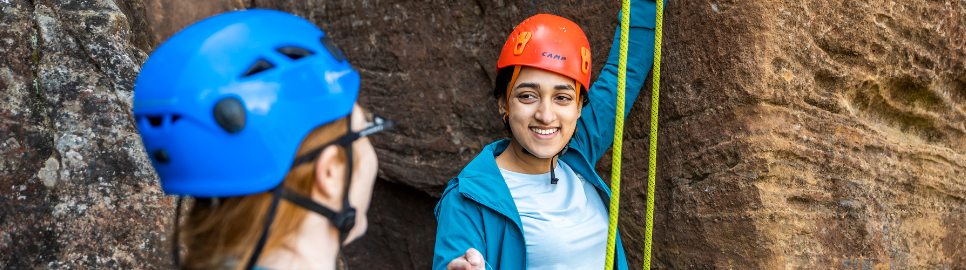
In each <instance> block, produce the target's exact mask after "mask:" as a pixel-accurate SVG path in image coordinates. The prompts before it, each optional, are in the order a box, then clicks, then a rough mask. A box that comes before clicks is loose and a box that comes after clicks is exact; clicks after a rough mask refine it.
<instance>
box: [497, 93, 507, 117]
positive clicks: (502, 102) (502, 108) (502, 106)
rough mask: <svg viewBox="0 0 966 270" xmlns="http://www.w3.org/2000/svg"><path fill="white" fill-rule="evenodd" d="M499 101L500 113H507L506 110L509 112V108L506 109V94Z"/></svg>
mask: <svg viewBox="0 0 966 270" xmlns="http://www.w3.org/2000/svg"><path fill="white" fill-rule="evenodd" d="M497 103H498V104H500V115H504V114H506V112H507V110H506V106H507V104H506V96H504V97H503V98H501V99H500V100H499V101H497Z"/></svg>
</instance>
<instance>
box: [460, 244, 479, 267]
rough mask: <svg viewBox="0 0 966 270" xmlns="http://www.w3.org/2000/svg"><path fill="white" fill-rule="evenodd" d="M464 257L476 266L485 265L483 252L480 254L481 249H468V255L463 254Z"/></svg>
mask: <svg viewBox="0 0 966 270" xmlns="http://www.w3.org/2000/svg"><path fill="white" fill-rule="evenodd" d="M463 257H466V261H467V262H469V263H470V264H471V265H473V266H474V267H481V266H483V254H480V251H478V250H476V249H475V248H470V249H468V250H466V255H463Z"/></svg>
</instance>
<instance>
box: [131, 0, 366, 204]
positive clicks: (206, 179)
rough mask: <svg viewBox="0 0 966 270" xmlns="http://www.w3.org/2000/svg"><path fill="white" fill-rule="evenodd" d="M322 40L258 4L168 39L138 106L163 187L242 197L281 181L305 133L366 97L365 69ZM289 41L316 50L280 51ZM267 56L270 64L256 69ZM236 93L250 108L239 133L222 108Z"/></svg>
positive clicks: (142, 78)
mask: <svg viewBox="0 0 966 270" xmlns="http://www.w3.org/2000/svg"><path fill="white" fill-rule="evenodd" d="M323 37H325V33H323V32H322V31H321V30H319V28H318V27H316V26H315V25H313V24H312V23H311V22H309V21H307V20H305V19H302V18H300V17H297V16H295V15H292V14H288V13H284V12H280V11H273V10H259V9H252V10H243V11H233V12H227V13H223V14H220V15H216V16H213V17H210V18H208V19H205V20H202V21H200V22H197V23H195V24H193V25H191V26H189V27H187V28H185V29H184V30H182V31H180V32H179V33H177V34H175V35H174V36H172V37H171V38H170V39H168V40H167V41H165V42H164V43H163V44H161V45H160V46H159V47H158V48H157V49H156V50H155V51H154V52H153V53H152V54H151V56H150V57H149V58H148V60H147V61H146V62H145V63H144V66H143V67H142V69H141V73H140V75H139V76H138V78H137V81H136V82H135V86H134V108H133V111H134V116H135V118H136V122H137V126H138V131H139V132H140V133H141V138H142V140H143V142H144V147H145V150H146V151H147V153H148V155H149V156H150V158H151V162H152V165H154V168H155V170H156V171H157V173H158V176H160V178H161V187H162V189H163V190H164V191H165V193H168V194H179V195H189V196H194V197H202V198H203V197H228V196H241V195H249V194H255V193H259V192H263V191H267V190H269V189H271V188H273V187H275V186H277V185H278V184H279V183H281V182H282V180H283V179H284V178H285V176H286V174H287V173H288V171H289V169H290V167H291V164H292V161H293V160H294V158H295V153H296V150H297V149H298V147H299V145H300V144H301V142H302V139H303V138H304V137H305V136H306V135H308V134H309V132H311V131H312V130H314V129H315V128H317V127H319V126H321V125H324V124H326V123H330V122H333V121H335V120H338V119H341V118H343V117H345V116H347V115H349V113H350V112H351V111H352V108H353V105H354V104H355V102H356V98H357V97H358V93H359V74H358V73H357V72H356V71H355V70H353V69H352V67H351V66H350V65H349V63H348V61H346V60H345V57H344V56H343V55H342V53H341V51H339V50H338V49H336V48H334V46H331V43H329V45H330V46H326V45H325V44H323V42H322V40H323ZM326 38H327V37H326ZM291 47H295V48H299V49H302V50H305V51H308V52H309V55H304V54H303V55H301V56H299V57H292V56H289V55H287V54H284V53H282V52H280V49H282V48H291ZM282 51H284V50H282ZM296 58H297V59H296ZM260 61H261V62H267V63H269V64H270V67H269V68H267V69H264V67H265V66H264V65H262V67H263V69H264V70H262V71H260V72H257V73H254V74H252V72H251V71H252V68H253V66H255V65H256V63H258V62H260ZM262 64H264V63H262ZM232 98H233V99H237V100H238V101H239V102H240V103H241V107H240V108H243V111H244V115H243V117H244V118H243V119H244V123H243V126H242V128H241V129H240V130H236V131H230V130H228V129H226V128H223V127H222V126H221V125H219V123H218V121H217V120H216V119H215V112H214V111H215V105H216V104H218V103H219V102H220V101H222V100H225V99H232ZM237 111H241V110H237Z"/></svg>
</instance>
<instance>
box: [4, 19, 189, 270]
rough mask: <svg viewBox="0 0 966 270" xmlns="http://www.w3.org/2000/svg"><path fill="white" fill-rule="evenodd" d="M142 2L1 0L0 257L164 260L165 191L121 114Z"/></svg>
mask: <svg viewBox="0 0 966 270" xmlns="http://www.w3.org/2000/svg"><path fill="white" fill-rule="evenodd" d="M142 6H143V5H142V4H141V3H140V1H123V2H121V3H115V2H113V1H55V0H46V1H23V0H4V1H0V12H2V13H3V15H2V16H0V25H2V26H3V27H0V42H2V43H3V45H2V46H0V55H2V57H0V61H2V62H0V91H2V92H0V93H2V94H0V97H2V98H0V115H2V121H0V142H2V143H0V160H2V161H0V268H3V269H32V268H128V269H130V268H147V269H151V268H166V267H167V265H168V264H167V263H168V260H167V258H168V257H167V255H165V254H166V252H165V248H164V247H165V246H166V245H164V244H162V243H164V242H165V239H166V232H165V228H166V227H167V226H168V225H169V223H168V216H170V215H171V214H170V213H171V200H170V198H168V197H165V196H163V194H162V192H161V189H160V187H159V186H158V182H157V177H156V176H155V174H154V170H153V169H152V168H151V166H150V161H148V160H147V158H146V156H145V155H144V153H142V151H141V146H140V145H141V140H140V138H139V137H138V135H137V129H136V128H135V126H134V123H133V122H132V121H131V116H130V109H131V96H132V95H131V88H132V87H133V84H134V79H135V78H136V76H137V73H138V70H139V69H140V65H141V63H143V61H144V60H145V59H146V58H147V54H146V53H145V51H149V50H150V49H151V46H153V45H154V43H156V41H155V40H154V38H153V34H150V28H149V26H148V24H147V23H146V21H145V20H144V11H143V7H142ZM146 34H147V35H146Z"/></svg>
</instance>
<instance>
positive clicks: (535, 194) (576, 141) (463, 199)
mask: <svg viewBox="0 0 966 270" xmlns="http://www.w3.org/2000/svg"><path fill="white" fill-rule="evenodd" d="M631 12H632V13H631V17H630V19H631V24H630V29H629V31H630V35H629V36H628V37H629V39H630V40H629V46H630V48H631V49H632V50H631V51H637V52H650V51H652V50H653V46H654V31H653V30H652V29H653V28H654V21H653V19H654V13H655V3H654V2H653V1H646V0H642V1H634V2H633V3H632V5H631ZM617 32H618V36H617V37H615V39H614V40H615V43H616V42H619V40H620V37H619V33H620V32H621V31H617ZM619 47H620V46H612V47H611V48H612V49H611V53H610V55H609V57H608V61H607V66H605V67H604V69H603V70H602V71H601V74H600V76H599V78H598V80H597V82H596V84H594V85H593V86H592V87H589V86H590V71H591V54H590V45H589V43H588V42H587V37H586V36H585V35H584V33H583V31H582V30H581V29H580V27H579V26H577V24H575V23H573V22H571V21H570V20H567V19H564V18H561V17H557V16H553V15H547V14H539V15H536V16H533V17H531V18H529V19H527V20H525V21H523V22H522V23H521V24H520V25H518V26H517V27H516V29H514V30H513V32H512V33H511V34H510V37H509V39H508V40H507V42H506V44H505V45H504V46H503V51H502V53H501V54H500V59H499V60H498V61H497V74H498V75H497V79H496V83H495V85H494V90H493V95H494V97H496V99H497V100H498V102H499V103H500V110H501V113H502V119H501V120H502V121H503V123H504V124H505V126H506V129H507V131H508V132H509V133H510V139H508V140H501V141H498V142H495V143H493V144H490V145H489V146H487V147H485V148H484V149H483V151H482V152H481V153H480V154H479V156H477V157H476V158H475V159H474V160H473V161H472V162H470V164H469V165H467V166H466V168H464V169H463V171H462V172H460V174H459V175H458V176H457V177H456V178H454V179H453V180H451V181H450V182H449V184H448V186H447V188H446V191H444V192H443V196H442V198H441V199H440V202H439V204H437V206H436V211H435V213H436V219H437V221H438V224H439V225H438V227H437V229H436V247H435V251H434V257H433V269H483V268H486V269H600V268H601V267H602V266H604V265H605V254H606V247H607V227H608V224H607V214H608V213H607V211H608V210H607V209H606V207H605V205H606V203H605V201H607V200H609V199H610V193H609V190H608V189H607V186H606V185H604V183H603V181H602V180H601V179H600V177H599V176H597V174H595V173H594V165H595V164H596V163H597V160H598V159H600V157H601V155H603V153H604V152H605V151H606V150H607V148H608V147H609V146H610V144H611V142H612V141H613V135H614V131H613V127H614V121H615V117H616V114H617V112H616V103H617V98H616V89H617V62H618V61H617V60H618V50H619ZM651 57H652V55H651V54H648V53H642V54H637V55H628V56H627V63H628V65H627V75H628V76H627V81H626V83H627V84H626V85H627V91H626V95H625V98H626V100H625V103H627V104H633V101H634V100H635V99H636V98H637V94H638V93H639V92H640V89H641V86H642V85H643V83H644V79H645V78H646V77H647V71H648V70H649V69H650V66H651V63H652V61H653V59H652V58H651ZM630 108H631V106H625V110H624V112H623V113H625V114H626V113H627V112H629V111H630ZM558 176H559V178H558ZM548 179H549V181H548ZM615 251H616V252H615V253H616V258H617V260H615V262H614V263H615V264H616V265H615V266H616V267H615V269H627V261H626V258H625V256H624V251H623V247H622V245H621V241H620V237H617V239H616V250H615ZM484 266H485V267H484Z"/></svg>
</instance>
